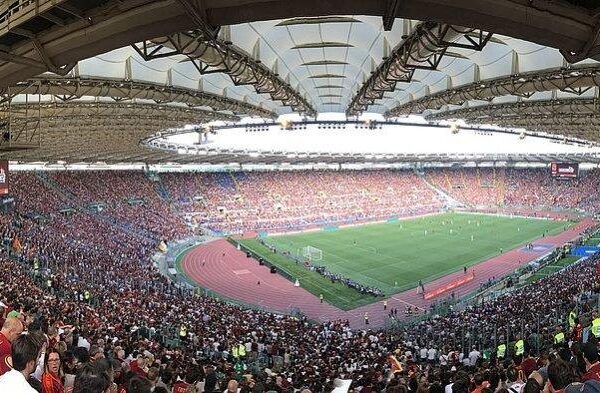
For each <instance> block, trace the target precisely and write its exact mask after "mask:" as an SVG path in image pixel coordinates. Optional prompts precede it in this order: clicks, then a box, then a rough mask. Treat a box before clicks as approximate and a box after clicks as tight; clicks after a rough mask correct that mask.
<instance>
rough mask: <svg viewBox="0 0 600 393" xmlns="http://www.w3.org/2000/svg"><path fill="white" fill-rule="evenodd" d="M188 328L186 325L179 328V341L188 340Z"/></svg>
mask: <svg viewBox="0 0 600 393" xmlns="http://www.w3.org/2000/svg"><path fill="white" fill-rule="evenodd" d="M187 334H188V331H187V326H185V324H183V323H182V324H181V326H180V327H179V339H180V340H181V341H186V340H187Z"/></svg>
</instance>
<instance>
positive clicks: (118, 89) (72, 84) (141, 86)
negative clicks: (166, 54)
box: [0, 75, 277, 118]
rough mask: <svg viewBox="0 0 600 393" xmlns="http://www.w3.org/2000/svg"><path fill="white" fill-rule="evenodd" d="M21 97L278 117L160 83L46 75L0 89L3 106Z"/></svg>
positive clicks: (191, 90) (226, 99) (211, 96)
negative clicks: (91, 99)
mask: <svg viewBox="0 0 600 393" xmlns="http://www.w3.org/2000/svg"><path fill="white" fill-rule="evenodd" d="M19 94H43V95H52V96H55V97H57V98H59V99H61V100H64V101H68V100H72V99H76V98H81V97H84V96H92V97H110V98H113V99H114V100H115V101H122V100H132V99H144V100H152V101H154V102H156V103H157V104H164V103H179V104H186V105H188V106H190V107H198V106H205V107H210V108H212V109H213V110H215V111H231V112H233V113H241V114H246V115H250V116H260V117H267V118H276V117H277V115H276V114H275V113H274V112H271V111H269V110H267V109H264V108H262V107H259V106H256V105H252V104H249V103H246V102H243V101H239V100H235V99H232V98H229V97H224V96H221V95H218V94H212V93H207V92H203V91H199V90H194V89H188V88H184V87H175V86H166V85H163V84H159V83H152V82H140V81H125V80H119V79H101V78H58V77H54V76H45V75H42V76H40V77H37V78H33V79H29V80H27V81H25V82H19V83H17V84H15V85H12V86H8V87H6V88H2V89H0V103H4V102H6V101H7V100H11V99H13V98H14V97H15V96H17V95H19Z"/></svg>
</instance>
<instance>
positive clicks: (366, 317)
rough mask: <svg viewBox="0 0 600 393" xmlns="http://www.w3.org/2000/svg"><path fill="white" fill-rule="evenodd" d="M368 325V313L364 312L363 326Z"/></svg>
mask: <svg viewBox="0 0 600 393" xmlns="http://www.w3.org/2000/svg"><path fill="white" fill-rule="evenodd" d="M368 324H369V313H368V312H365V325H368Z"/></svg>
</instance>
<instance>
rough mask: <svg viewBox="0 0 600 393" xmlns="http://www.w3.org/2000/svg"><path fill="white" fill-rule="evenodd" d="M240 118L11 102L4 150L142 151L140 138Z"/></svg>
mask: <svg viewBox="0 0 600 393" xmlns="http://www.w3.org/2000/svg"><path fill="white" fill-rule="evenodd" d="M237 119H238V118H237V117H236V116H234V115H228V114H224V113H219V112H214V111H208V110H203V109H195V108H188V107H185V106H179V107H177V106H172V105H160V104H139V103H122V102H117V103H111V102H77V101H76V102H43V101H39V100H38V101H34V102H31V101H29V102H23V103H19V104H15V103H11V102H7V103H5V104H4V105H3V106H0V136H1V137H0V151H7V152H13V151H21V150H31V152H32V154H34V155H35V154H38V152H39V151H46V152H48V154H50V155H54V158H55V159H58V158H60V154H63V149H64V148H67V147H70V148H73V149H75V151H77V152H79V153H83V152H85V151H86V150H87V151H88V152H91V151H93V150H94V149H100V150H101V149H109V150H110V149H117V150H118V149H121V148H123V146H128V145H129V146H133V147H135V149H134V150H137V148H138V147H137V145H138V144H139V141H140V140H142V139H144V138H146V137H147V136H148V135H150V134H153V133H155V132H158V131H160V130H163V129H167V128H174V127H183V126H185V125H186V124H199V123H203V122H207V121H211V120H223V121H234V120H237ZM86 146H87V149H86V148H85V147H86ZM28 155H29V154H28Z"/></svg>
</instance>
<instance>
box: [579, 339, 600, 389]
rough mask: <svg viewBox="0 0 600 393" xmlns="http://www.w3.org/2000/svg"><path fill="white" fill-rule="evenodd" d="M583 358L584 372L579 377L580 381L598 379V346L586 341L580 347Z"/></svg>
mask: <svg viewBox="0 0 600 393" xmlns="http://www.w3.org/2000/svg"><path fill="white" fill-rule="evenodd" d="M581 351H582V352H583V359H584V360H585V369H586V372H585V374H583V377H582V378H581V380H582V381H584V382H585V381H589V380H592V379H595V380H597V381H600V362H599V361H598V348H597V347H596V345H595V344H594V343H591V342H587V343H585V344H583V347H582V348H581Z"/></svg>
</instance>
